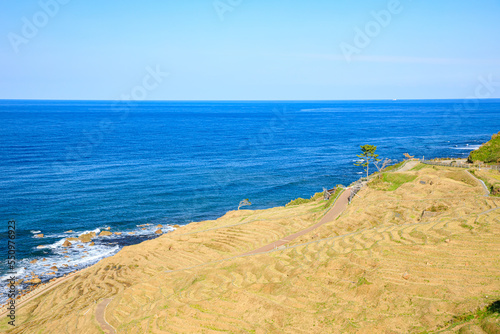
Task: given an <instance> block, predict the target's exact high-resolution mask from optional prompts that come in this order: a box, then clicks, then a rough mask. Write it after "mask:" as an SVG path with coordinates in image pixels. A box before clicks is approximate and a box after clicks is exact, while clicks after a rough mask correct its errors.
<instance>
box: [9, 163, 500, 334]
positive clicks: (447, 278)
mask: <svg viewBox="0 0 500 334" xmlns="http://www.w3.org/2000/svg"><path fill="white" fill-rule="evenodd" d="M300 202H302V201H298V202H297V203H300ZM304 202H305V203H302V204H298V205H293V203H292V205H289V206H287V207H278V208H272V209H268V210H257V211H250V210H241V211H233V212H229V213H227V214H226V215H225V216H223V217H221V218H219V219H217V220H214V221H204V222H199V223H192V224H189V225H187V226H183V227H181V228H179V229H177V230H176V231H174V232H172V233H168V234H166V235H163V236H161V237H159V238H157V239H154V240H150V241H146V242H144V243H142V244H139V245H134V246H129V247H125V248H124V249H123V250H121V251H120V252H119V253H118V254H116V255H115V256H112V257H110V258H107V259H104V260H102V261H101V262H99V263H97V264H96V265H94V266H92V267H89V268H87V269H85V270H83V271H81V272H79V273H77V274H76V275H74V277H72V278H70V279H68V280H67V281H65V282H63V283H61V285H60V286H58V287H57V288H55V289H53V290H50V291H49V292H47V293H45V294H44V295H43V296H41V297H38V298H36V299H34V300H32V301H30V302H28V303H27V304H26V305H24V306H23V307H22V308H20V309H19V310H18V311H17V326H16V328H14V329H11V330H9V331H8V333H103V327H102V326H101V324H102V319H105V320H106V322H108V323H109V324H110V325H111V326H112V327H113V328H115V329H116V330H117V332H118V333H221V332H225V333H345V332H348V333H423V332H433V331H437V330H438V329H439V330H443V331H442V333H453V332H460V333H488V332H489V333H498V332H499V330H500V327H499V318H498V313H497V312H498V309H497V307H498V302H497V301H498V300H500V260H499V252H500V237H499V235H500V210H498V209H500V208H499V204H500V199H499V198H495V197H487V196H485V195H484V190H483V188H482V187H481V185H480V183H479V182H478V181H477V180H476V179H475V178H474V177H472V176H471V175H470V174H468V173H467V172H466V171H464V170H462V169H458V168H445V167H435V166H433V167H432V166H427V165H418V166H416V167H415V168H413V169H412V170H410V171H406V172H399V173H394V174H391V175H390V176H388V175H387V176H385V177H381V178H377V179H375V180H374V181H372V182H371V183H370V184H369V185H368V186H365V187H364V188H363V189H362V190H361V191H360V192H359V193H358V196H355V197H354V199H353V201H352V203H351V204H350V205H349V206H348V207H347V209H346V210H345V211H344V212H343V213H342V214H341V216H340V217H339V218H338V219H336V220H334V221H331V222H328V223H326V224H324V225H322V226H321V227H319V228H317V229H316V230H314V231H312V232H310V233H308V234H305V235H303V236H301V237H299V238H297V239H295V240H293V241H291V242H290V243H288V244H286V245H285V246H281V247H280V248H277V249H275V250H273V251H270V252H267V253H261V254H255V255H247V256H241V255H242V254H244V253H247V252H250V251H252V250H254V249H257V248H259V247H261V246H263V245H266V244H269V243H272V242H274V241H277V240H280V239H282V238H284V237H286V236H288V235H291V234H293V233H295V232H298V231H301V230H304V229H305V228H307V227H309V226H311V225H313V224H315V223H316V222H318V221H319V220H320V219H321V218H322V217H323V216H324V215H325V214H326V212H327V209H328V203H327V202H325V201H323V200H322V199H321V198H319V197H318V196H316V197H313V198H312V200H311V201H304ZM107 302H109V304H107ZM495 302H496V304H495ZM106 305H107V306H106ZM0 326H1V327H0V330H4V331H5V330H7V329H9V328H10V327H9V326H8V325H7V319H2V320H1V323H0Z"/></svg>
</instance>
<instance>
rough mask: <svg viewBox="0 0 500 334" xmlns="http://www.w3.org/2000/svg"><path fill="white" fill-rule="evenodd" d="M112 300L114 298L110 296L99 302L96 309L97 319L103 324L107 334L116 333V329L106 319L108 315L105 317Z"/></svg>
mask: <svg viewBox="0 0 500 334" xmlns="http://www.w3.org/2000/svg"><path fill="white" fill-rule="evenodd" d="M111 300H112V299H110V298H107V299H104V300H103V301H102V302H100V303H99V304H97V308H96V310H95V319H96V320H97V322H98V323H99V325H100V326H101V328H102V330H103V331H104V332H105V333H107V334H115V333H116V331H115V329H114V328H113V327H112V326H111V325H110V324H108V322H107V321H106V317H105V313H106V307H107V306H108V304H109V303H110V302H111Z"/></svg>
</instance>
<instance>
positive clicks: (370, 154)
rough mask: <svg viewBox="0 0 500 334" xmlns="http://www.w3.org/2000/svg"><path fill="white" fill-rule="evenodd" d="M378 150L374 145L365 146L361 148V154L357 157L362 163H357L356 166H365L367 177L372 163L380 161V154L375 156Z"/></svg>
mask: <svg viewBox="0 0 500 334" xmlns="http://www.w3.org/2000/svg"><path fill="white" fill-rule="evenodd" d="M376 150H377V146H373V145H363V146H361V154H358V155H357V157H358V158H359V159H360V161H358V162H355V163H354V165H355V166H363V167H365V170H366V177H368V175H369V172H368V171H369V169H370V162H372V161H373V162H375V161H380V159H379V158H378V154H375V151H376Z"/></svg>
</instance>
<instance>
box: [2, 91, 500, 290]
mask: <svg viewBox="0 0 500 334" xmlns="http://www.w3.org/2000/svg"><path fill="white" fill-rule="evenodd" d="M0 124H2V134H1V137H0V147H1V150H0V191H1V199H0V218H1V220H0V233H1V238H0V251H2V252H3V254H4V255H2V257H3V258H6V257H7V225H8V221H9V220H12V219H13V220H15V221H16V222H17V230H16V232H17V239H16V245H17V246H16V251H17V258H18V262H17V272H18V276H19V277H24V276H25V275H26V274H27V273H29V272H32V271H34V272H36V273H37V274H40V277H41V278H42V280H44V281H46V280H48V279H51V278H53V277H54V276H47V275H46V274H47V273H48V272H50V271H53V270H51V269H49V266H46V264H50V265H52V264H55V265H56V266H57V267H58V268H59V271H58V272H57V275H56V276H60V275H62V274H65V273H67V272H69V271H72V270H74V269H78V268H82V267H85V266H88V265H91V264H93V263H95V262H97V261H98V260H100V259H102V258H103V257H106V256H110V255H112V254H114V253H116V252H117V251H118V250H119V249H120V248H121V247H123V246H124V245H129V244H134V243H138V242H141V241H143V240H146V239H149V238H153V237H155V234H154V231H155V230H157V225H158V224H161V225H163V231H164V232H168V231H169V230H171V229H172V228H173V227H172V226H173V225H176V224H179V225H183V224H188V223H190V222H193V221H201V220H206V219H214V218H217V217H219V216H221V215H223V214H224V213H225V212H227V211H228V210H234V209H236V208H237V207H238V203H239V202H240V201H241V200H243V199H247V198H248V199H249V200H250V202H251V203H252V205H251V206H250V207H247V208H248V209H264V208H270V207H274V206H282V205H285V204H286V203H287V202H289V201H290V200H292V199H294V198H297V197H306V198H307V197H310V196H311V195H313V194H314V193H315V192H319V191H322V189H323V187H327V188H331V187H333V186H334V185H336V184H344V185H347V184H349V183H351V182H353V181H355V180H356V179H358V178H359V177H360V176H361V173H362V170H361V167H355V166H353V162H354V161H356V154H358V153H359V146H360V145H363V144H372V145H376V146H377V148H378V149H377V153H379V154H380V157H382V158H390V159H393V160H394V161H400V160H402V159H403V153H406V152H408V153H410V154H411V155H415V156H417V157H422V156H425V157H426V158H434V157H457V158H461V157H466V156H467V155H468V154H469V152H470V151H471V150H472V149H475V148H477V147H478V146H479V145H480V144H481V143H483V142H485V141H487V140H489V139H490V137H491V135H492V134H493V133H497V132H498V131H500V101H499V100H487V101H479V102H478V101H462V100H439V101H425V100H424V101H421V100H419V101H335V102H325V101H321V102H286V101H276V102H128V103H126V102H123V101H122V102H120V101H118V102H113V101H35V100H29V101H24V100H23V101H21V100H3V101H0ZM144 224H150V225H146V226H138V225H144ZM107 227H110V228H111V231H114V232H123V234H122V235H114V236H111V237H103V238H98V239H97V240H96V242H95V244H96V245H95V246H94V247H85V248H83V249H80V248H76V247H73V248H72V249H71V250H69V251H68V252H67V253H64V251H65V248H64V247H62V243H63V241H64V238H66V237H75V236H78V235H80V234H82V233H84V232H86V231H95V232H100V231H102V230H103V229H104V228H107ZM144 228H145V229H144ZM69 230H72V231H73V232H70V233H65V232H66V231H69ZM128 232H134V233H135V234H134V235H130V234H128ZM38 233H43V234H44V238H36V237H35V234H38ZM67 256H69V257H67ZM43 258H45V259H46V261H38V262H37V263H35V264H31V263H30V261H31V260H33V259H38V260H40V259H43ZM63 264H68V267H67V268H63V267H62V265H63ZM6 273H7V268H6V265H5V266H2V268H0V275H2V276H3V275H6ZM2 284H3V283H2ZM2 298H3V297H1V296H0V300H3V299H2Z"/></svg>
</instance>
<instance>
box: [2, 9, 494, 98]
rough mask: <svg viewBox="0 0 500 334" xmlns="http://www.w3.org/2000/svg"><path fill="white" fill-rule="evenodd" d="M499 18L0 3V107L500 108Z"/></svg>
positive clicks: (454, 13)
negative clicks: (413, 103) (418, 102)
mask: <svg viewBox="0 0 500 334" xmlns="http://www.w3.org/2000/svg"><path fill="white" fill-rule="evenodd" d="M373 12H376V13H379V14H378V21H377V19H376V16H377V15H375V16H374V15H373ZM387 13H389V14H390V17H389V16H388V15H387ZM499 17H500V1H498V0H476V1H463V0H460V1H457V0H440V1H423V0H413V1H411V0H400V1H399V5H398V1H397V0H391V1H385V0H384V1H380V0H359V1H351V0H316V1H306V0H288V1H284V0H266V1H262V0H215V1H214V0H154V1H153V0H142V1H137V0H135V1H132V0H120V1H118V0H111V1H103V0H99V1H97V0H41V1H32V0H22V1H2V2H1V3H0V99H37V98H39V99H109V100H115V99H120V98H122V97H123V94H125V95H131V94H135V95H133V96H136V97H137V98H141V99H142V98H145V99H151V100H346V99H393V98H400V99H412V98H417V99H420V98H431V99H434V98H458V99H462V98H467V97H471V96H474V95H475V94H477V91H478V87H480V86H481V85H483V89H480V90H479V91H480V95H481V97H496V98H498V97H500V19H499ZM363 35H364V36H363ZM346 50H347V51H346ZM348 58H349V59H350V61H348ZM154 71H160V72H168V73H169V75H168V76H167V77H164V75H163V74H161V75H160V76H158V75H156V80H155V76H151V74H149V73H150V72H154ZM480 78H483V79H480ZM485 80H486V81H488V80H489V81H490V82H493V83H491V84H489V85H486V86H484V83H482V81H485Z"/></svg>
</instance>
